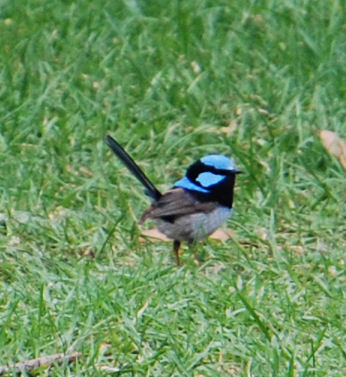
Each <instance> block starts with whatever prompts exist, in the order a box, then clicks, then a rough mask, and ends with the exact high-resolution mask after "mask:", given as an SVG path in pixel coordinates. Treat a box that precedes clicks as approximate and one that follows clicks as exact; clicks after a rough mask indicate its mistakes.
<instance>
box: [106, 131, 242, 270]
mask: <svg viewBox="0 0 346 377" xmlns="http://www.w3.org/2000/svg"><path fill="white" fill-rule="evenodd" d="M106 143H107V145H108V146H109V147H110V148H111V149H112V151H113V152H114V153H115V154H116V155H117V156H118V157H119V158H120V160H121V161H122V162H123V163H124V164H125V166H126V167H127V168H128V169H129V171H130V172H131V173H132V174H133V175H134V176H135V177H136V178H137V179H138V180H139V181H140V182H141V183H142V185H143V186H144V187H145V192H146V194H147V195H148V196H149V197H150V198H151V199H152V201H153V203H152V205H151V206H150V207H149V208H148V209H147V210H146V211H145V212H144V213H143V215H142V217H141V218H140V220H139V223H140V224H141V223H143V222H144V221H145V220H147V219H153V220H154V221H155V222H156V225H157V228H158V229H159V231H160V232H162V233H163V234H165V235H166V236H167V237H168V238H171V239H172V240H173V250H174V253H175V257H176V260H177V264H178V265H180V258H179V248H180V244H181V242H182V241H186V242H188V243H189V244H191V243H193V242H194V241H196V240H199V239H201V238H204V237H207V236H208V235H210V234H211V233H213V232H214V231H215V230H216V229H217V228H218V227H219V226H220V225H221V224H222V223H223V222H224V221H226V219H227V218H228V217H229V215H230V214H231V210H232V204H233V189H234V184H235V177H236V174H238V173H241V171H239V170H237V169H236V167H235V165H234V163H233V161H232V160H231V159H230V158H229V157H226V156H223V155H219V154H211V155H208V156H205V157H203V158H201V159H200V160H198V161H196V162H195V163H193V164H192V165H191V166H190V167H189V168H188V169H187V171H186V175H185V177H184V178H182V179H180V180H179V181H177V182H175V184H174V185H173V187H172V188H171V189H170V190H168V191H166V192H165V193H163V194H162V193H161V192H160V191H159V190H158V189H157V188H156V187H155V186H154V185H153V183H152V182H151V181H150V180H149V178H148V177H147V176H146V175H145V174H144V173H143V171H142V170H141V169H140V168H139V166H138V165H137V164H136V163H135V162H134V160H133V159H132V158H131V156H129V154H128V153H127V152H126V151H125V150H124V149H123V148H122V146H121V145H120V144H119V143H118V142H117V141H115V140H114V139H113V138H112V137H111V136H109V135H107V136H106Z"/></svg>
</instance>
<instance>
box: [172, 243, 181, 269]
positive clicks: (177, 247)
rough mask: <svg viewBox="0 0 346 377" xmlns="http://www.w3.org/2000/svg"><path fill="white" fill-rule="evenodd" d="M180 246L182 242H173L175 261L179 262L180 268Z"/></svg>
mask: <svg viewBox="0 0 346 377" xmlns="http://www.w3.org/2000/svg"><path fill="white" fill-rule="evenodd" d="M180 244H181V242H180V241H178V240H174V241H173V251H174V255H175V259H176V261H177V265H178V266H181V264H180V258H179V249H180Z"/></svg>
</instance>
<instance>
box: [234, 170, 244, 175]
mask: <svg viewBox="0 0 346 377" xmlns="http://www.w3.org/2000/svg"><path fill="white" fill-rule="evenodd" d="M243 173H244V172H243V171H242V170H234V174H243Z"/></svg>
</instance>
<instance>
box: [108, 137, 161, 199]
mask: <svg viewBox="0 0 346 377" xmlns="http://www.w3.org/2000/svg"><path fill="white" fill-rule="evenodd" d="M105 141H106V144H107V145H108V146H109V147H110V148H111V150H112V151H113V152H114V153H115V154H116V155H117V156H118V157H119V158H120V160H121V161H122V162H123V164H124V165H125V166H126V167H127V168H128V169H129V171H130V172H131V173H132V174H133V175H134V176H135V177H136V178H137V179H138V180H139V182H141V184H142V185H143V186H144V187H145V193H146V194H147V195H148V196H150V197H151V198H152V199H154V200H155V201H156V200H158V199H159V198H160V196H161V195H162V194H161V192H160V191H159V190H158V189H157V188H156V187H155V186H154V185H153V183H152V182H151V181H150V180H149V178H148V177H147V176H146V175H145V174H144V173H143V171H142V170H141V168H140V167H139V166H138V165H137V164H136V163H135V162H134V161H133V159H132V157H131V156H130V155H129V154H128V153H127V152H126V151H125V149H124V148H123V147H122V146H121V145H120V144H119V143H118V142H117V141H115V140H114V139H113V138H112V137H111V136H109V135H107V136H106V139H105Z"/></svg>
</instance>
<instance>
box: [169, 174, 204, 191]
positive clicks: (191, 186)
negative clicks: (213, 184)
mask: <svg viewBox="0 0 346 377" xmlns="http://www.w3.org/2000/svg"><path fill="white" fill-rule="evenodd" d="M174 187H180V188H183V189H186V190H192V191H198V192H204V193H206V194H209V192H210V191H209V190H206V189H204V188H203V187H200V186H198V185H196V184H195V183H193V182H191V181H190V180H189V178H187V177H184V178H182V179H180V180H179V181H177V182H175V184H174Z"/></svg>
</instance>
